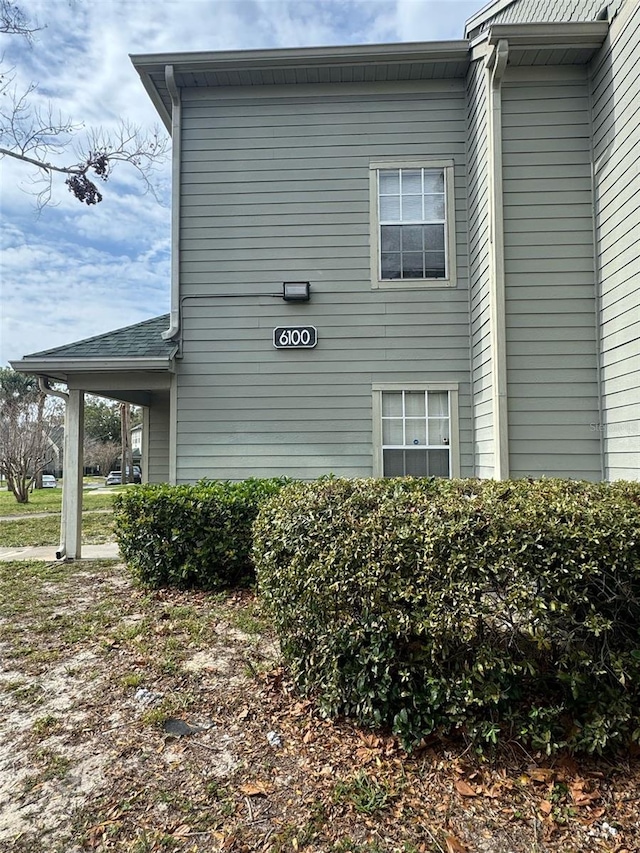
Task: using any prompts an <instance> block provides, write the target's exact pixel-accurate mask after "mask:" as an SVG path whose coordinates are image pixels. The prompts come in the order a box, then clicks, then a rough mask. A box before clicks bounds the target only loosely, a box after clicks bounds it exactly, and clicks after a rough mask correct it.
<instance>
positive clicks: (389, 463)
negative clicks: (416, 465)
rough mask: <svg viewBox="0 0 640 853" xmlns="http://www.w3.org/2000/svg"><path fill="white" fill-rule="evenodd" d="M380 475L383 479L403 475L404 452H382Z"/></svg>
mask: <svg viewBox="0 0 640 853" xmlns="http://www.w3.org/2000/svg"><path fill="white" fill-rule="evenodd" d="M382 473H383V475H384V476H385V477H402V476H403V475H404V450H383V451H382Z"/></svg>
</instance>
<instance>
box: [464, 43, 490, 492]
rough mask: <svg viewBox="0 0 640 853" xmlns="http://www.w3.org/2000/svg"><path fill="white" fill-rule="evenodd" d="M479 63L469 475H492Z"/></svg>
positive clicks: (471, 135) (472, 197)
mask: <svg viewBox="0 0 640 853" xmlns="http://www.w3.org/2000/svg"><path fill="white" fill-rule="evenodd" d="M485 75H486V71H485V68H484V61H483V60H479V61H477V62H474V63H472V65H471V68H470V70H469V75H468V79H467V110H468V113H467V121H468V131H467V168H468V187H469V190H468V191H469V201H468V205H469V298H470V311H471V360H472V389H473V397H472V407H473V424H474V452H475V474H476V476H478V477H492V476H493V474H494V447H493V401H492V377H491V342H490V338H491V318H490V313H489V186H488V178H489V176H488V136H487V134H488V124H487V87H486V76H485Z"/></svg>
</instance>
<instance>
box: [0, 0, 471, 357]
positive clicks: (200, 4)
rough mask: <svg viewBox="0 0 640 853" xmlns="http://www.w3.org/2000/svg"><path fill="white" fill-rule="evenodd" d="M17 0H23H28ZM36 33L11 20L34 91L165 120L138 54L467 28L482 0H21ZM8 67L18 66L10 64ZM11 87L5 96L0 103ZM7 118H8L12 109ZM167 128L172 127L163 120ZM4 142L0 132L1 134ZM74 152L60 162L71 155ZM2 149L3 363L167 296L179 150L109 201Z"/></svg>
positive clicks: (93, 120)
mask: <svg viewBox="0 0 640 853" xmlns="http://www.w3.org/2000/svg"><path fill="white" fill-rule="evenodd" d="M18 1H19V0H18ZM21 5H22V8H23V9H24V10H25V12H28V13H29V16H30V18H31V20H34V21H35V22H37V24H38V25H40V27H41V29H39V30H38V32H36V33H35V34H34V37H33V40H32V43H31V44H29V43H28V42H27V41H26V40H25V39H23V38H21V37H19V36H15V35H11V36H10V35H6V34H0V60H1V63H0V68H1V70H2V72H4V74H5V75H6V73H7V71H8V70H11V69H12V71H11V73H12V74H13V75H14V76H15V81H14V82H15V85H16V86H17V87H18V89H19V90H20V91H24V90H25V89H26V87H27V86H29V85H31V84H37V89H36V90H35V91H34V92H33V93H32V95H31V96H30V100H31V103H32V104H33V105H34V106H37V107H39V108H40V109H43V110H48V109H49V108H51V109H52V111H53V115H54V116H62V118H63V119H64V120H67V119H71V121H72V122H73V123H74V124H76V125H78V126H80V130H79V131H78V134H77V139H80V140H81V139H82V135H83V133H85V132H87V131H88V130H89V129H91V128H98V127H99V128H103V129H105V130H106V131H112V130H113V129H114V128H116V127H117V125H118V122H119V120H120V119H124V120H127V121H129V122H132V123H134V124H136V125H137V126H139V127H140V128H141V130H142V131H143V132H145V133H152V132H153V130H154V128H161V123H160V119H159V116H158V115H157V114H156V112H155V109H154V108H153V106H152V104H151V101H150V100H149V97H148V95H147V94H146V92H145V90H144V88H143V86H142V83H141V82H140V78H139V77H138V74H137V72H136V71H135V70H134V68H133V66H132V64H131V61H130V59H129V54H135V53H164V52H178V51H196V50H240V49H251V48H279V47H303V46H322V45H338V44H372V43H386V42H406V41H440V40H448V39H461V38H462V36H463V31H464V22H465V20H466V19H467V18H468V17H470V16H471V15H472V14H473V13H474V12H476V11H477V10H478V9H480V8H481V7H482V6H483V5H485V4H484V2H483V0H478V1H477V2H468V1H467V0H102V1H101V2H100V3H95V2H91V3H90V2H89V0H23V2H22V3H21ZM5 79H6V77H5ZM6 101H7V96H6V95H4V96H3V97H2V96H0V112H1V111H2V109H3V107H5V105H6ZM0 123H1V122H0ZM161 132H162V133H164V130H163V129H162V130H161ZM3 144H4V143H3V141H2V137H1V136H0V146H2V145H3ZM69 159H70V158H69V153H68V152H67V154H66V157H65V156H61V157H60V160H59V161H58V162H60V163H63V162H64V161H65V160H66V161H67V162H68V161H69ZM34 177H37V172H36V171H35V170H34V169H33V168H31V167H28V166H26V165H25V164H23V163H18V162H16V161H14V160H10V159H9V158H7V157H4V158H2V159H0V366H4V365H6V364H7V363H8V362H9V361H10V360H14V359H19V358H21V357H22V356H24V355H27V354H29V353H33V352H39V351H41V350H45V349H50V348H52V347H57V346H62V345H63V344H66V343H71V342H72V341H76V340H81V339H83V338H87V337H91V336H93V335H98V334H102V333H104V332H108V331H110V330H112V329H117V328H120V327H122V326H128V325H130V324H132V323H137V322H140V321H141V320H145V319H148V318H150V317H155V316H158V315H159V314H163V313H166V312H168V310H169V293H170V277H169V276H170V234H169V230H170V162H169V158H167V160H166V162H165V163H164V164H163V165H161V166H160V167H159V168H158V170H157V172H156V173H155V176H154V181H153V183H154V192H153V193H152V192H145V188H144V185H143V184H142V182H141V181H140V180H139V179H138V178H137V177H136V174H135V171H134V170H133V169H131V168H130V167H128V166H126V165H120V166H118V167H117V168H116V170H115V171H114V172H113V174H112V176H111V178H110V179H109V181H108V182H107V183H106V184H104V185H103V186H102V187H101V189H102V190H103V201H102V202H101V203H100V204H97V205H94V206H90V207H89V206H87V205H84V204H81V203H80V202H78V201H77V200H76V199H75V198H74V197H73V196H72V195H71V194H70V193H69V192H68V190H67V188H66V187H65V185H64V178H62V179H58V180H56V181H54V193H53V198H52V202H51V203H49V204H48V205H47V206H45V207H44V208H43V209H41V210H38V207H37V203H36V196H35V193H36V192H37V190H38V189H39V188H40V187H39V185H38V184H37V183H36V184H34Z"/></svg>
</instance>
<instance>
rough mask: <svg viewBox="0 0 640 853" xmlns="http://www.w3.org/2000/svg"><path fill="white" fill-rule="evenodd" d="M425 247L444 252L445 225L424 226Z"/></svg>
mask: <svg viewBox="0 0 640 853" xmlns="http://www.w3.org/2000/svg"><path fill="white" fill-rule="evenodd" d="M422 229H423V232H424V247H425V249H431V250H432V251H438V252H444V225H423V226H422Z"/></svg>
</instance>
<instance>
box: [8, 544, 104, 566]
mask: <svg viewBox="0 0 640 853" xmlns="http://www.w3.org/2000/svg"><path fill="white" fill-rule="evenodd" d="M57 550H58V545H41V546H38V547H34V546H30V547H26V548H0V561H4V562H8V561H10V560H44V561H45V562H47V563H55V562H56V551H57ZM82 559H83V560H118V559H120V551H119V550H118V544H117V542H106V543H105V544H104V545H83V546H82Z"/></svg>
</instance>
